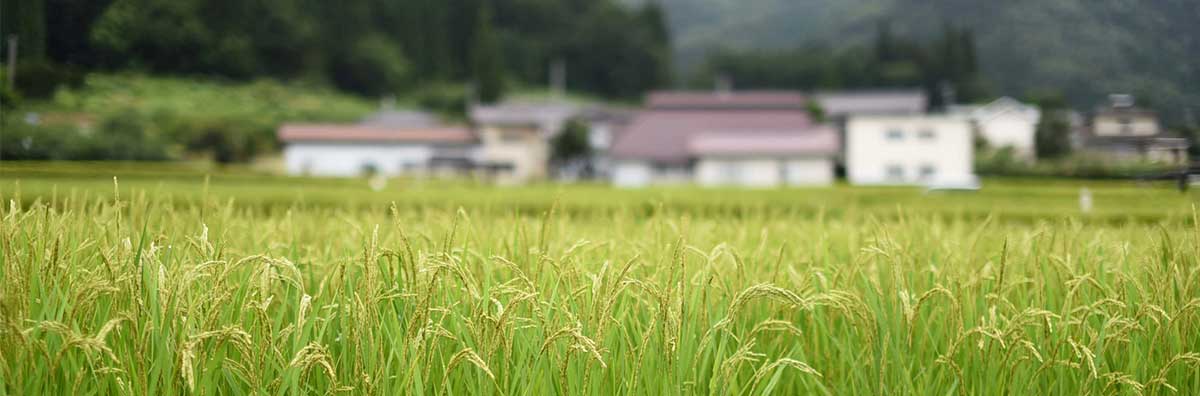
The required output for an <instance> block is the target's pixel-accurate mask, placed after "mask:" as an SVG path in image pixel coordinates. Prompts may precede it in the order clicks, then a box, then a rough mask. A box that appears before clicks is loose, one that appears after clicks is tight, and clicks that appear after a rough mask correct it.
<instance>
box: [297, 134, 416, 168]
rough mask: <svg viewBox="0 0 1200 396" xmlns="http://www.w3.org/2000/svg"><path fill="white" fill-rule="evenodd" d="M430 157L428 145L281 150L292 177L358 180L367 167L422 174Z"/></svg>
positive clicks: (320, 145) (308, 145)
mask: <svg viewBox="0 0 1200 396" xmlns="http://www.w3.org/2000/svg"><path fill="white" fill-rule="evenodd" d="M432 156H433V148H432V147H429V146H427V145H398V144H363V143H327V142H296V143H288V144H287V145H286V146H285V147H284V148H283V158H284V163H285V164H286V167H287V172H288V173H289V174H293V175H304V174H308V175H313V176H358V175H361V174H362V171H363V169H364V167H366V166H367V165H368V164H372V165H374V167H375V169H376V170H378V171H379V172H381V173H383V174H386V175H397V174H400V173H402V171H403V166H402V165H404V164H411V165H410V167H415V168H416V169H421V170H423V169H424V168H425V166H426V165H427V164H428V163H429V159H430V158H431V157H432Z"/></svg>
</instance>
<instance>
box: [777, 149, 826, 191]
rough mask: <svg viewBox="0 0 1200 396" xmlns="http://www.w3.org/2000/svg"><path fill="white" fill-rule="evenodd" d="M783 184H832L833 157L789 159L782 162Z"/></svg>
mask: <svg viewBox="0 0 1200 396" xmlns="http://www.w3.org/2000/svg"><path fill="white" fill-rule="evenodd" d="M784 166H786V167H787V168H785V169H784V178H785V179H786V180H784V183H785V184H787V185H790V186H823V185H829V184H833V157H832V156H830V157H813V158H789V159H787V160H785V161H784Z"/></svg>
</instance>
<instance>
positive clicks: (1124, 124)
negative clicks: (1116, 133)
mask: <svg viewBox="0 0 1200 396" xmlns="http://www.w3.org/2000/svg"><path fill="white" fill-rule="evenodd" d="M1117 123H1118V124H1121V134H1122V135H1132V134H1133V119H1131V118H1129V117H1121V118H1118V119H1117Z"/></svg>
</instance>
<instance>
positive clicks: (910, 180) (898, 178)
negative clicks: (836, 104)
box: [846, 114, 978, 186]
mask: <svg viewBox="0 0 1200 396" xmlns="http://www.w3.org/2000/svg"><path fill="white" fill-rule="evenodd" d="M973 153H974V139H973V134H972V131H971V123H970V121H969V120H968V119H967V118H965V117H961V116H953V115H924V114H914V115H868V116H853V117H850V118H849V120H847V122H846V178H847V179H848V180H849V181H850V183H853V184H880V185H926V186H973V185H976V184H977V183H978V180H977V177H976V176H975V174H974V164H973V161H974V159H973Z"/></svg>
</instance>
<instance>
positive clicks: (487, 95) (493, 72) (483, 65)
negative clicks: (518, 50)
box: [471, 5, 504, 103]
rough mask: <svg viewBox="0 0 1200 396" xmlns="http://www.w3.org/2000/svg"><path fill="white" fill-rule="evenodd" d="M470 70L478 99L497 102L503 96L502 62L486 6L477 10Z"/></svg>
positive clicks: (489, 11) (489, 12)
mask: <svg viewBox="0 0 1200 396" xmlns="http://www.w3.org/2000/svg"><path fill="white" fill-rule="evenodd" d="M471 70H472V73H471V74H472V77H473V80H474V82H475V89H476V94H477V95H478V99H479V100H480V101H482V102H484V103H492V102H495V101H497V100H499V99H500V97H501V96H502V95H503V94H504V61H503V59H501V52H500V44H499V42H498V41H497V37H496V33H495V32H494V31H493V29H492V11H491V8H490V7H488V6H487V5H484V6H483V7H481V8H480V9H479V11H478V16H477V17H476V24H475V39H474V45H473V47H472V51H471Z"/></svg>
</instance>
